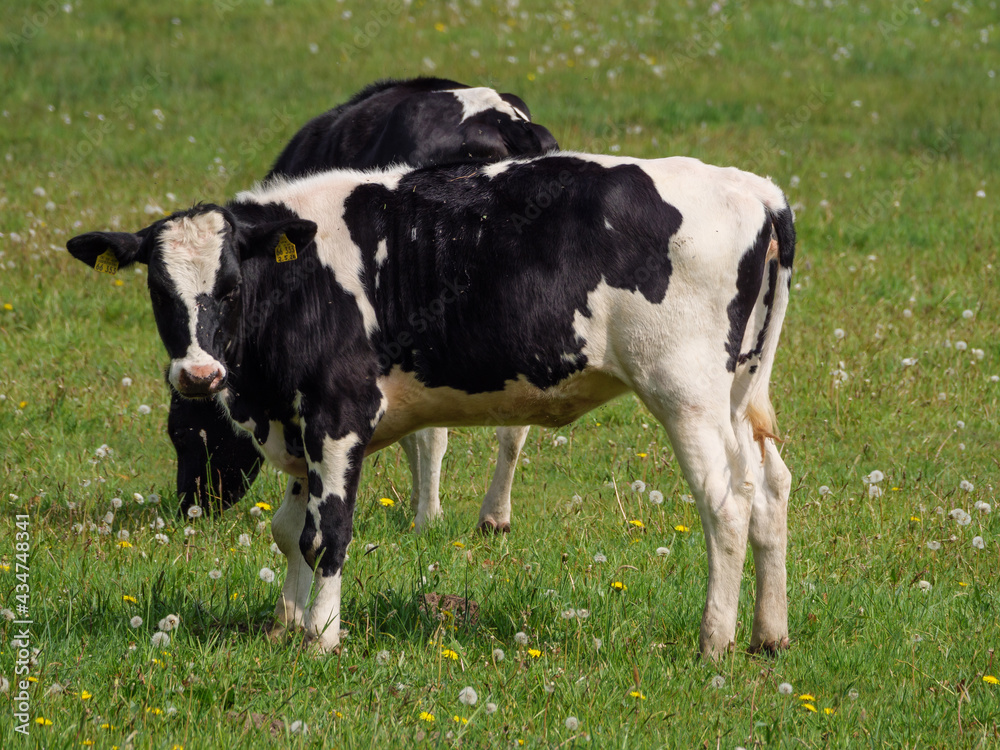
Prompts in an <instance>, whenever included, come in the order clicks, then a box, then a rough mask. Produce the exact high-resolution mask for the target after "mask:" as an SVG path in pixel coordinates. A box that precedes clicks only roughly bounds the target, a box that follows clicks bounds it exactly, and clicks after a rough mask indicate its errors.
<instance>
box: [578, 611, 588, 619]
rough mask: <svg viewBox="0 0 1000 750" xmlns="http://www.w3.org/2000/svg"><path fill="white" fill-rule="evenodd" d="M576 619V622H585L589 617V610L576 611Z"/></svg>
mask: <svg viewBox="0 0 1000 750" xmlns="http://www.w3.org/2000/svg"><path fill="white" fill-rule="evenodd" d="M576 617H577V619H578V620H586V619H587V618H588V617H590V610H589V609H578V610H577V611H576Z"/></svg>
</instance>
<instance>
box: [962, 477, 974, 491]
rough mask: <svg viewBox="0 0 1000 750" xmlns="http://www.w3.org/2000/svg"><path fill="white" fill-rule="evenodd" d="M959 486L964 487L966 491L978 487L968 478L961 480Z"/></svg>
mask: <svg viewBox="0 0 1000 750" xmlns="http://www.w3.org/2000/svg"><path fill="white" fill-rule="evenodd" d="M958 486H959V488H960V489H963V490H965V491H966V492H972V491H973V490H974V489H976V487H975V485H974V484H972V482H970V481H969V480H968V479H963V480H962V481H961V482H959V484H958Z"/></svg>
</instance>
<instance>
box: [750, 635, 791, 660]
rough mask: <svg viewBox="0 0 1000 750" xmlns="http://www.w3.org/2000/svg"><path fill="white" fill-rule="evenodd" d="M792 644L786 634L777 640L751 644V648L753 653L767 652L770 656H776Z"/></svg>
mask: <svg viewBox="0 0 1000 750" xmlns="http://www.w3.org/2000/svg"><path fill="white" fill-rule="evenodd" d="M791 645H792V642H791V641H790V640H789V639H788V636H787V635H786V636H784V637H782V638H779V639H778V640H776V641H764V642H763V643H761V644H759V645H757V646H751V647H750V649H749V650H750V653H751V654H760V653H764V654H767V655H768V656H776V655H777V654H778V653H780V652H782V651H786V650H787V649H788V648H789V646H791Z"/></svg>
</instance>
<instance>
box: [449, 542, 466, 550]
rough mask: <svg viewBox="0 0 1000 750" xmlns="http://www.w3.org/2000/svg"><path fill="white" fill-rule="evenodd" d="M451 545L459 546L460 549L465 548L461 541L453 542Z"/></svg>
mask: <svg viewBox="0 0 1000 750" xmlns="http://www.w3.org/2000/svg"><path fill="white" fill-rule="evenodd" d="M451 546H452V547H458V549H465V545H464V544H462V543H461V542H452V543H451Z"/></svg>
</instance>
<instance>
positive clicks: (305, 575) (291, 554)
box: [268, 478, 313, 639]
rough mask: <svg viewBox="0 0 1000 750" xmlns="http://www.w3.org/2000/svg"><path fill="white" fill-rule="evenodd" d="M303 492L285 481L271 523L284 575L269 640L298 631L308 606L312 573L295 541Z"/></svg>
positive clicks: (292, 481)
mask: <svg viewBox="0 0 1000 750" xmlns="http://www.w3.org/2000/svg"><path fill="white" fill-rule="evenodd" d="M306 502H307V495H306V490H305V487H304V485H303V482H302V481H301V480H298V479H295V478H289V480H288V486H287V487H286V488H285V498H284V499H283V500H282V501H281V507H280V508H278V510H277V512H276V513H275V514H274V518H273V519H271V535H272V536H273V537H274V542H275V544H277V545H278V549H280V550H281V552H282V554H284V556H285V561H286V563H287V565H288V572H287V574H286V575H285V583H284V585H283V586H282V587H281V596H280V597H279V599H278V604H277V605H276V606H275V608H274V624H273V625H272V626H271V628H270V629H269V631H268V635H269V636H270V637H271V638H275V639H276V638H280V637H281V636H282V635H284V634H285V632H286V630H293V629H297V628H301V627H303V626H304V624H305V613H306V609H307V608H308V606H309V591H310V589H311V588H312V582H313V571H312V568H310V567H309V565H308V564H307V563H306V560H305V558H304V557H303V556H302V550H301V549H300V548H299V539H300V538H301V537H302V528H303V525H304V523H305V518H306Z"/></svg>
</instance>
